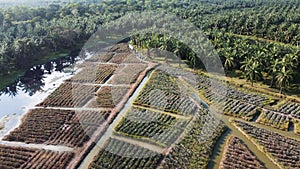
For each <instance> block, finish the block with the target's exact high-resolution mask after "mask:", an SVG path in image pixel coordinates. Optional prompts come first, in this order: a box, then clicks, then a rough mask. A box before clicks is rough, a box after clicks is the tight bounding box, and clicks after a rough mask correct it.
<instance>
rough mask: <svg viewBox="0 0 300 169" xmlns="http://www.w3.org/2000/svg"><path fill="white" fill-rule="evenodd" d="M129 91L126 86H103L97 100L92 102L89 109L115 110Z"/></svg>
mask: <svg viewBox="0 0 300 169" xmlns="http://www.w3.org/2000/svg"><path fill="white" fill-rule="evenodd" d="M128 91H129V87H126V86H102V87H101V89H100V90H99V91H98V92H97V94H96V98H95V99H94V100H92V101H91V102H90V103H89V105H88V107H92V108H114V107H116V106H117V105H118V104H119V103H120V102H121V100H122V99H123V98H124V96H125V95H126V94H127V92H128Z"/></svg>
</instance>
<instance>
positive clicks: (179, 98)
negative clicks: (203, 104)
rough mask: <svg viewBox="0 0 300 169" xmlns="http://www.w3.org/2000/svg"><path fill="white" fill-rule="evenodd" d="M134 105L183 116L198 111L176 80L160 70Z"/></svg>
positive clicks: (153, 75) (154, 73)
mask: <svg viewBox="0 0 300 169" xmlns="http://www.w3.org/2000/svg"><path fill="white" fill-rule="evenodd" d="M134 104H136V105H142V106H145V107H153V108H156V109H159V110H162V111H166V112H172V113H175V114H183V115H191V114H194V113H195V111H196V105H195V104H194V102H193V101H192V100H191V99H190V98H189V97H188V96H187V95H186V94H185V93H184V92H182V91H181V90H180V88H179V86H178V85H177V83H176V80H175V78H173V77H171V76H169V75H167V74H165V73H164V72H162V71H159V70H157V71H154V72H153V73H152V74H151V77H150V79H149V81H148V82H147V83H146V85H145V86H144V88H143V89H142V91H141V92H140V94H139V95H138V97H137V99H136V100H135V101H134Z"/></svg>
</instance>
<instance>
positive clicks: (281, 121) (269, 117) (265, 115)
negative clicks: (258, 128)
mask: <svg viewBox="0 0 300 169" xmlns="http://www.w3.org/2000/svg"><path fill="white" fill-rule="evenodd" d="M258 122H259V123H262V124H265V125H269V126H272V127H275V128H277V129H280V130H286V131H287V130H288V128H289V124H290V123H292V118H290V117H288V116H286V115H282V114H280V113H277V112H274V111H271V110H263V112H262V114H261V115H260V117H259V119H258Z"/></svg>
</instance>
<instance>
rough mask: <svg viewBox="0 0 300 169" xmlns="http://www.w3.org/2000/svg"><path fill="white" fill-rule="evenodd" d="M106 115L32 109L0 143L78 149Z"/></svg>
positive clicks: (93, 112) (106, 113) (104, 119)
mask: <svg viewBox="0 0 300 169" xmlns="http://www.w3.org/2000/svg"><path fill="white" fill-rule="evenodd" d="M109 113H110V112H109V111H103V112H96V111H77V112H75V111H71V110H54V109H33V110H30V111H29V112H28V113H27V114H26V116H25V117H24V119H22V124H21V125H20V126H19V127H18V128H16V129H15V130H13V131H12V132H10V133H9V134H8V135H7V136H5V137H4V138H3V140H7V141H19V142H26V143H39V144H40V143H46V144H52V145H58V144H63V145H67V146H77V147H78V146H79V147H80V146H82V145H83V144H84V143H85V142H86V141H88V140H89V136H91V135H92V134H93V133H94V132H95V130H96V128H97V127H98V126H100V125H101V124H103V122H105V121H106V119H107V117H108V115H109ZM98 132H100V131H98Z"/></svg>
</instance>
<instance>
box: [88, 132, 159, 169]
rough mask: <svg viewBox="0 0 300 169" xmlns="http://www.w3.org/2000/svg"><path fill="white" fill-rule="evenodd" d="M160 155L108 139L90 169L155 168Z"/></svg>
mask: <svg viewBox="0 0 300 169" xmlns="http://www.w3.org/2000/svg"><path fill="white" fill-rule="evenodd" d="M161 158H162V155H160V154H157V153H155V152H153V151H151V150H149V149H146V148H143V147H139V146H137V145H134V144H130V143H126V142H123V141H119V140H116V139H111V138H110V139H109V140H108V141H107V142H106V144H105V145H104V148H103V149H101V150H100V152H99V153H98V155H97V156H96V157H95V158H94V161H93V162H92V163H91V164H90V166H89V168H90V169H92V168H93V169H98V168H99V169H100V168H101V169H104V168H105V169H116V168H147V169H154V168H156V167H157V165H158V163H159V161H160V160H161Z"/></svg>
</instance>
